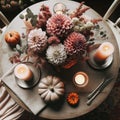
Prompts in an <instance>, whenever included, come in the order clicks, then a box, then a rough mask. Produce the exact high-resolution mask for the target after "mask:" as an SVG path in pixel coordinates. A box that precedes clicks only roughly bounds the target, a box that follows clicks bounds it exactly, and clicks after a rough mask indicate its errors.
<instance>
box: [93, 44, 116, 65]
mask: <svg viewBox="0 0 120 120" xmlns="http://www.w3.org/2000/svg"><path fill="white" fill-rule="evenodd" d="M113 52H114V46H113V45H112V44H111V43H110V42H104V43H102V44H101V45H100V47H99V48H98V49H97V50H96V52H95V55H94V60H95V62H97V63H104V62H105V60H106V59H107V58H108V57H109V56H110V55H112V54H113Z"/></svg>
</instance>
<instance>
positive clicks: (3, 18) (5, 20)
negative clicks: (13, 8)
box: [0, 11, 10, 34]
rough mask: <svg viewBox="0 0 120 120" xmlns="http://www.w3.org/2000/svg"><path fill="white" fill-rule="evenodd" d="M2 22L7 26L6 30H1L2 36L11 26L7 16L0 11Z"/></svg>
mask: <svg viewBox="0 0 120 120" xmlns="http://www.w3.org/2000/svg"><path fill="white" fill-rule="evenodd" d="M0 20H1V21H2V22H3V23H4V24H5V27H4V28H0V34H2V32H3V31H4V30H5V29H6V27H7V26H8V25H9V23H10V22H9V21H8V19H7V18H6V16H5V15H4V14H3V13H2V12H1V11H0Z"/></svg>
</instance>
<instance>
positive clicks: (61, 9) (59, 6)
mask: <svg viewBox="0 0 120 120" xmlns="http://www.w3.org/2000/svg"><path fill="white" fill-rule="evenodd" d="M65 11H66V6H65V5H64V4H63V3H56V4H55V5H54V12H55V13H56V14H63V13H64V12H65Z"/></svg>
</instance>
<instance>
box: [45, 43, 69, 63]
mask: <svg viewBox="0 0 120 120" xmlns="http://www.w3.org/2000/svg"><path fill="white" fill-rule="evenodd" d="M46 58H47V59H48V62H49V63H51V64H53V65H60V64H62V63H63V62H65V60H66V58H67V54H66V51H65V48H64V45H62V44H55V45H51V46H49V47H48V49H47V51H46Z"/></svg>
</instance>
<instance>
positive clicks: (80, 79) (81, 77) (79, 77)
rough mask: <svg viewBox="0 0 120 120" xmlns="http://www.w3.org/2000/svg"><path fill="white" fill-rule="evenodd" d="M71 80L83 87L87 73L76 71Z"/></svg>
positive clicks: (85, 83)
mask: <svg viewBox="0 0 120 120" xmlns="http://www.w3.org/2000/svg"><path fill="white" fill-rule="evenodd" d="M73 82H74V84H75V85H76V86H78V87H85V86H86V85H87V84H88V75H87V74H86V73H84V72H77V73H76V74H75V75H74V78H73Z"/></svg>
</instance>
